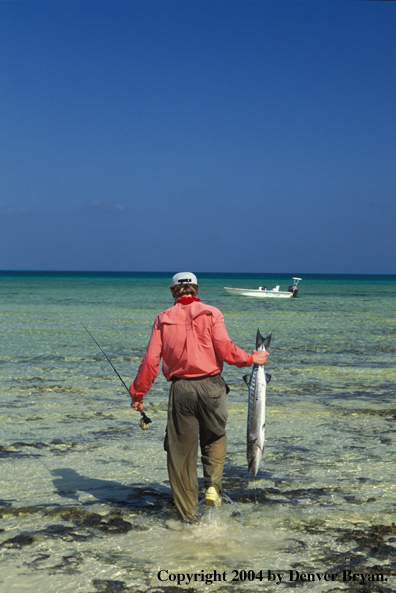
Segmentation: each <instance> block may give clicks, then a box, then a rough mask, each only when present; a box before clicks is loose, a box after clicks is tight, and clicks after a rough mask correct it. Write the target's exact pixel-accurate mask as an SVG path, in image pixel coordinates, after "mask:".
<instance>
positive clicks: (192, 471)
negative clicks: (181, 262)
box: [129, 272, 268, 522]
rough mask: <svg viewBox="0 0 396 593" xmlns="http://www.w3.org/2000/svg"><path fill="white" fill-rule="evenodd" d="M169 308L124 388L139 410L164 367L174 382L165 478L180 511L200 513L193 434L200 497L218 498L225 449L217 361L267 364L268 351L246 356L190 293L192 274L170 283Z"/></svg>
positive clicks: (212, 311)
mask: <svg viewBox="0 0 396 593" xmlns="http://www.w3.org/2000/svg"><path fill="white" fill-rule="evenodd" d="M169 288H170V290H171V292H172V295H173V297H174V299H175V303H174V306H173V307H170V308H169V309H167V310H166V311H163V312H162V313H160V314H159V315H158V317H157V319H156V320H155V322H154V325H153V329H152V332H151V337H150V341H149V344H148V346H147V349H146V353H145V355H144V358H143V361H142V363H141V364H140V367H139V370H138V373H137V375H136V378H135V380H134V382H133V383H132V385H131V386H130V388H129V392H130V394H131V396H132V404H131V405H132V407H133V408H134V409H135V410H137V411H139V412H142V411H143V396H144V395H145V394H146V393H147V392H148V391H149V390H150V388H151V386H152V384H153V383H154V380H155V379H156V377H157V375H158V370H159V363H160V360H161V358H162V372H163V373H164V375H165V377H166V379H167V380H168V381H172V385H171V388H170V393H169V405H168V423H167V428H166V436H165V443H164V448H165V451H166V452H167V463H168V473H169V480H170V485H171V489H172V494H173V499H174V502H175V506H176V513H177V515H178V517H179V518H180V519H182V520H184V521H189V522H196V521H197V519H198V479H197V457H198V437H199V441H200V446H201V454H202V457H201V461H202V464H203V470H204V482H205V487H206V488H207V490H206V495H205V502H206V504H208V505H210V506H214V505H218V506H219V505H220V504H221V479H222V475H223V466H224V460H225V455H226V434H225V428H226V422H227V393H228V391H229V388H228V386H227V385H226V383H225V382H224V379H223V378H222V377H221V375H220V373H221V371H222V370H223V362H227V363H228V364H231V365H235V366H237V367H239V368H240V367H244V366H251V365H252V364H253V363H255V364H265V363H266V361H267V356H268V352H262V351H260V352H257V351H254V352H253V354H249V353H248V352H245V351H244V350H241V349H240V348H238V347H237V346H235V345H234V344H233V342H232V340H231V338H230V337H229V336H228V333H227V330H226V328H225V325H224V318H223V315H222V313H221V311H219V309H217V308H216V307H212V306H210V305H205V304H203V303H201V301H200V299H199V298H198V297H197V296H196V295H197V292H198V282H197V278H196V277H195V275H194V274H191V273H190V272H181V273H179V274H175V275H174V276H173V278H172V284H171V286H170V287H169Z"/></svg>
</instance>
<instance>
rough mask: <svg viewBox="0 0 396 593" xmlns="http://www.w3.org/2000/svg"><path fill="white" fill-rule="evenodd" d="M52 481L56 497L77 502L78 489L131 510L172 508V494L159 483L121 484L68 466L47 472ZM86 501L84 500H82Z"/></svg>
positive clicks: (108, 502) (95, 498)
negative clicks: (87, 474) (84, 473)
mask: <svg viewBox="0 0 396 593" xmlns="http://www.w3.org/2000/svg"><path fill="white" fill-rule="evenodd" d="M51 475H52V476H54V479H53V484H54V487H55V488H56V490H57V491H58V494H59V496H61V497H62V498H68V499H72V500H75V501H79V496H80V494H79V493H81V492H86V493H88V494H91V495H92V496H93V497H94V501H92V502H93V503H97V502H100V503H105V504H110V505H113V506H120V507H126V508H128V509H134V510H153V511H161V510H165V509H171V508H172V505H173V503H172V494H171V491H170V489H169V488H167V487H166V486H164V485H163V484H152V485H150V486H145V485H143V484H131V485H129V486H128V485H125V484H121V483H120V482H115V481H113V480H101V479H97V478H89V477H87V476H83V475H81V474H79V473H78V472H76V471H75V470H74V469H71V468H60V469H54V470H52V471H51ZM85 504H86V502H85Z"/></svg>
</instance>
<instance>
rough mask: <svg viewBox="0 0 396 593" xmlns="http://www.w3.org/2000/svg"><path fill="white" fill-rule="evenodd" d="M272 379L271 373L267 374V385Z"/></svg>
mask: <svg viewBox="0 0 396 593" xmlns="http://www.w3.org/2000/svg"><path fill="white" fill-rule="evenodd" d="M271 377H272V375H270V374H269V373H265V382H266V383H267V385H268V383H269V382H270V381H271Z"/></svg>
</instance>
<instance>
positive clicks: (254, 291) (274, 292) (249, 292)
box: [224, 277, 302, 299]
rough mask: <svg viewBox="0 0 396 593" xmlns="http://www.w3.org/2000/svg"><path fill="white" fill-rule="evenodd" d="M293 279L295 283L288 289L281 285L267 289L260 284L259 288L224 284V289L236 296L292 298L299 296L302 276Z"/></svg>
mask: <svg viewBox="0 0 396 593" xmlns="http://www.w3.org/2000/svg"><path fill="white" fill-rule="evenodd" d="M292 280H293V284H291V285H290V286H289V288H288V289H287V290H279V289H280V286H275V288H272V289H271V290H267V287H266V286H259V288H231V287H230V286H224V289H225V290H226V291H227V292H229V293H230V294H233V295H234V296H247V297H258V298H277V299H290V298H291V297H296V296H297V293H298V283H299V282H300V280H302V278H296V277H293V278H292Z"/></svg>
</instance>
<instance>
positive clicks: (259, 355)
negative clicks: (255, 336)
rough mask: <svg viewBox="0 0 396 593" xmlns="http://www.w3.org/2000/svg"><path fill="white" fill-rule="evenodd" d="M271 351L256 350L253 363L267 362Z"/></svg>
mask: <svg viewBox="0 0 396 593" xmlns="http://www.w3.org/2000/svg"><path fill="white" fill-rule="evenodd" d="M268 356H269V352H267V351H266V350H254V352H253V364H266V362H267V358H268Z"/></svg>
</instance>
